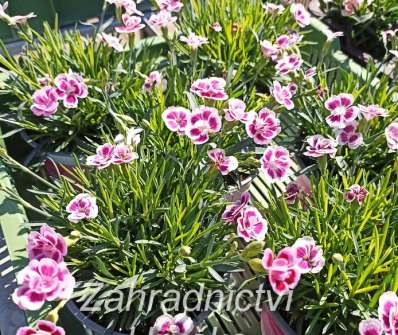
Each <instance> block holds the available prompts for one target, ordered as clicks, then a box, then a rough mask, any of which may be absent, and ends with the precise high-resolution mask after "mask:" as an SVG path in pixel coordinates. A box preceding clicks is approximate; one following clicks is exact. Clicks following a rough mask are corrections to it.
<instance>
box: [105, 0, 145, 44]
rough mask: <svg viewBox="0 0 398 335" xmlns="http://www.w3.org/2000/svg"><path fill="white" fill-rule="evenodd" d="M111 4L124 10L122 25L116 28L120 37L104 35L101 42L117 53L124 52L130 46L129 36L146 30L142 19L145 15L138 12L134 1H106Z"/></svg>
mask: <svg viewBox="0 0 398 335" xmlns="http://www.w3.org/2000/svg"><path fill="white" fill-rule="evenodd" d="M106 1H107V2H108V3H109V4H111V5H115V6H116V7H117V8H119V9H122V10H124V13H123V14H122V22H121V23H122V25H120V26H117V27H115V31H116V32H117V33H119V36H113V35H111V34H106V33H102V34H100V35H99V37H100V38H99V41H101V42H104V43H105V44H106V45H108V46H109V47H111V48H113V49H115V50H116V51H117V52H123V51H124V50H125V47H126V45H128V43H127V42H128V39H129V37H128V36H129V34H132V33H136V32H137V31H139V30H142V29H144V28H145V24H143V23H142V19H141V17H142V16H144V13H143V12H141V11H140V10H138V8H137V5H136V3H135V2H134V0H106Z"/></svg>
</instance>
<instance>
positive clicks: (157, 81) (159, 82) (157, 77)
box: [143, 71, 167, 91]
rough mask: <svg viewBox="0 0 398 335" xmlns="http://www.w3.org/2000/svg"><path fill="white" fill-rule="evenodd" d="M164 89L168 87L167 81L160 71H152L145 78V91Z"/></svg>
mask: <svg viewBox="0 0 398 335" xmlns="http://www.w3.org/2000/svg"><path fill="white" fill-rule="evenodd" d="M155 86H156V87H162V88H163V90H165V89H166V87H167V81H166V79H163V77H162V74H161V73H160V72H159V71H152V72H151V73H149V74H148V76H147V77H146V78H145V81H144V85H143V89H144V90H146V91H151V90H152V89H153V88H154V87H155Z"/></svg>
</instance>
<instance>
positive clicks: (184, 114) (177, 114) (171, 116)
mask: <svg viewBox="0 0 398 335" xmlns="http://www.w3.org/2000/svg"><path fill="white" fill-rule="evenodd" d="M190 115H191V112H190V111H189V110H188V109H186V108H184V107H169V108H167V109H166V110H165V111H164V112H163V114H162V119H163V121H164V123H165V124H166V127H167V128H169V129H170V130H171V131H175V132H176V133H177V134H179V135H183V134H185V130H186V128H187V126H188V122H189V117H190Z"/></svg>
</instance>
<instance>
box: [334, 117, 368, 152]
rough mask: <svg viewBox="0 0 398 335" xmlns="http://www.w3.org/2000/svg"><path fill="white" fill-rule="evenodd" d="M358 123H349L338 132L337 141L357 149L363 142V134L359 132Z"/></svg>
mask: <svg viewBox="0 0 398 335" xmlns="http://www.w3.org/2000/svg"><path fill="white" fill-rule="evenodd" d="M357 127H358V123H357V122H356V121H353V122H350V123H348V124H347V125H346V126H345V127H344V128H343V129H338V130H337V132H336V135H337V143H338V144H340V145H348V147H349V148H350V149H356V148H358V147H359V146H361V145H362V144H363V136H362V134H361V133H359V132H357Z"/></svg>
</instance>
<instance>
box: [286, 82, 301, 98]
mask: <svg viewBox="0 0 398 335" xmlns="http://www.w3.org/2000/svg"><path fill="white" fill-rule="evenodd" d="M287 89H288V90H289V91H290V93H291V94H292V95H295V94H296V93H297V90H298V85H297V84H296V83H294V82H290V83H289V84H288V85H287Z"/></svg>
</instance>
